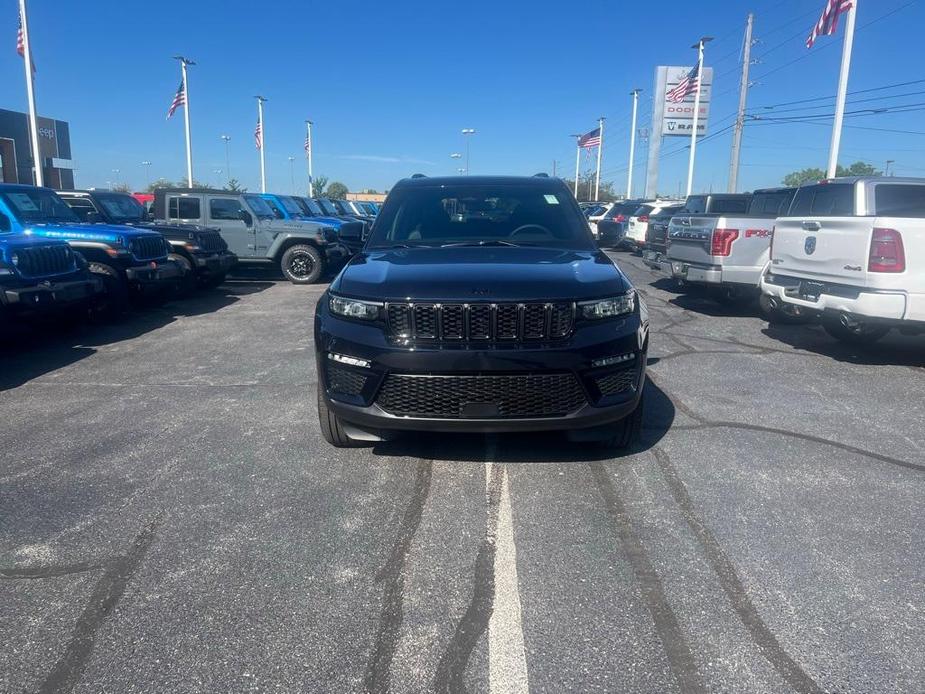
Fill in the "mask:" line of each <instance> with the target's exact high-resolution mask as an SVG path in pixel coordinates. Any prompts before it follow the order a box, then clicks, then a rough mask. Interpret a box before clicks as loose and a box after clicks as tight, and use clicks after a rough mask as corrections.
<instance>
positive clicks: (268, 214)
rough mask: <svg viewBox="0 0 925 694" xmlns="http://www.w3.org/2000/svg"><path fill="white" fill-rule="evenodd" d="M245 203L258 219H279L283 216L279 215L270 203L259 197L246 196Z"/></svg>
mask: <svg viewBox="0 0 925 694" xmlns="http://www.w3.org/2000/svg"><path fill="white" fill-rule="evenodd" d="M244 201H245V202H246V203H247V206H248V207H250V208H251V212H253V213H254V215H255V216H256V217H257V218H258V219H279V217H280V216H282V215H281V214H280V215H277V213H276V212H274V211H273V208H272V207H270V205H269V203H268V202H267V201H266V200H264V199H263V198H262V197H260V196H259V195H253V194H251V195H245V196H244Z"/></svg>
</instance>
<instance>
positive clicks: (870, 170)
mask: <svg viewBox="0 0 925 694" xmlns="http://www.w3.org/2000/svg"><path fill="white" fill-rule="evenodd" d="M882 173H883V172H881V171H880V170H879V169H877V168H875V167H874V166H872V165H870V164H868V163H866V162H863V161H856V162H854V163H853V164H852V165H851V166H849V167H847V168H845V167H844V166H842V165H841V164H839V165H838V166H837V167H836V168H835V175H836V176H880V175H881V174H882ZM825 177H826V172H825V171H823V170H822V169H819V168H816V167H810V168H807V169H802V170H800V171H793V172H791V173H789V174H787V175H786V176H784V180H783V183H784V185H785V186H798V185H800V184H802V183H809V182H811V181H820V180H822V179H823V178H825Z"/></svg>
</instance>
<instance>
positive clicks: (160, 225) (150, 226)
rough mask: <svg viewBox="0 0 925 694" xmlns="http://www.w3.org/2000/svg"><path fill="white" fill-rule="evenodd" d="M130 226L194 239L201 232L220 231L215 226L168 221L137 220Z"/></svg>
mask: <svg viewBox="0 0 925 694" xmlns="http://www.w3.org/2000/svg"><path fill="white" fill-rule="evenodd" d="M131 226H132V227H134V228H135V229H143V230H145V231H156V232H157V233H159V234H163V235H164V236H166V237H167V238H172V239H177V238H184V239H196V238H199V234H200V233H201V232H214V233H219V231H220V230H219V229H216V228H215V227H206V226H201V225H199V224H172V223H170V222H138V223H137V224H132V225H131Z"/></svg>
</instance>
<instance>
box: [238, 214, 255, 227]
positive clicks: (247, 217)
mask: <svg viewBox="0 0 925 694" xmlns="http://www.w3.org/2000/svg"><path fill="white" fill-rule="evenodd" d="M239 214H240V215H241V221H242V222H244V223H245V224H246V225H247V226H253V224H254V215H252V214H251V213H250V212H248V211H247V210H241V211H240V212H239Z"/></svg>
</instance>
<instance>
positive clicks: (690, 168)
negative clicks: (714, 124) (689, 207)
mask: <svg viewBox="0 0 925 694" xmlns="http://www.w3.org/2000/svg"><path fill="white" fill-rule="evenodd" d="M712 40H713V38H712V37H710V36H704V37H702V38H701V39H700V40H699V41H698V42H697V43H695V44H694V45H693V46H691V48H696V49H697V92H696V95H695V96H694V121H693V123H692V124H691V125H692V126H693V127H692V128H691V156H690V159H689V160H688V162H687V194H688V196H690V194H691V193H692V192H693V190H694V157H695V156H696V155H697V125H698V121H699V120H700V93H701V92H702V91H703V47H704V45H706V43H707V42H708V41H712Z"/></svg>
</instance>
